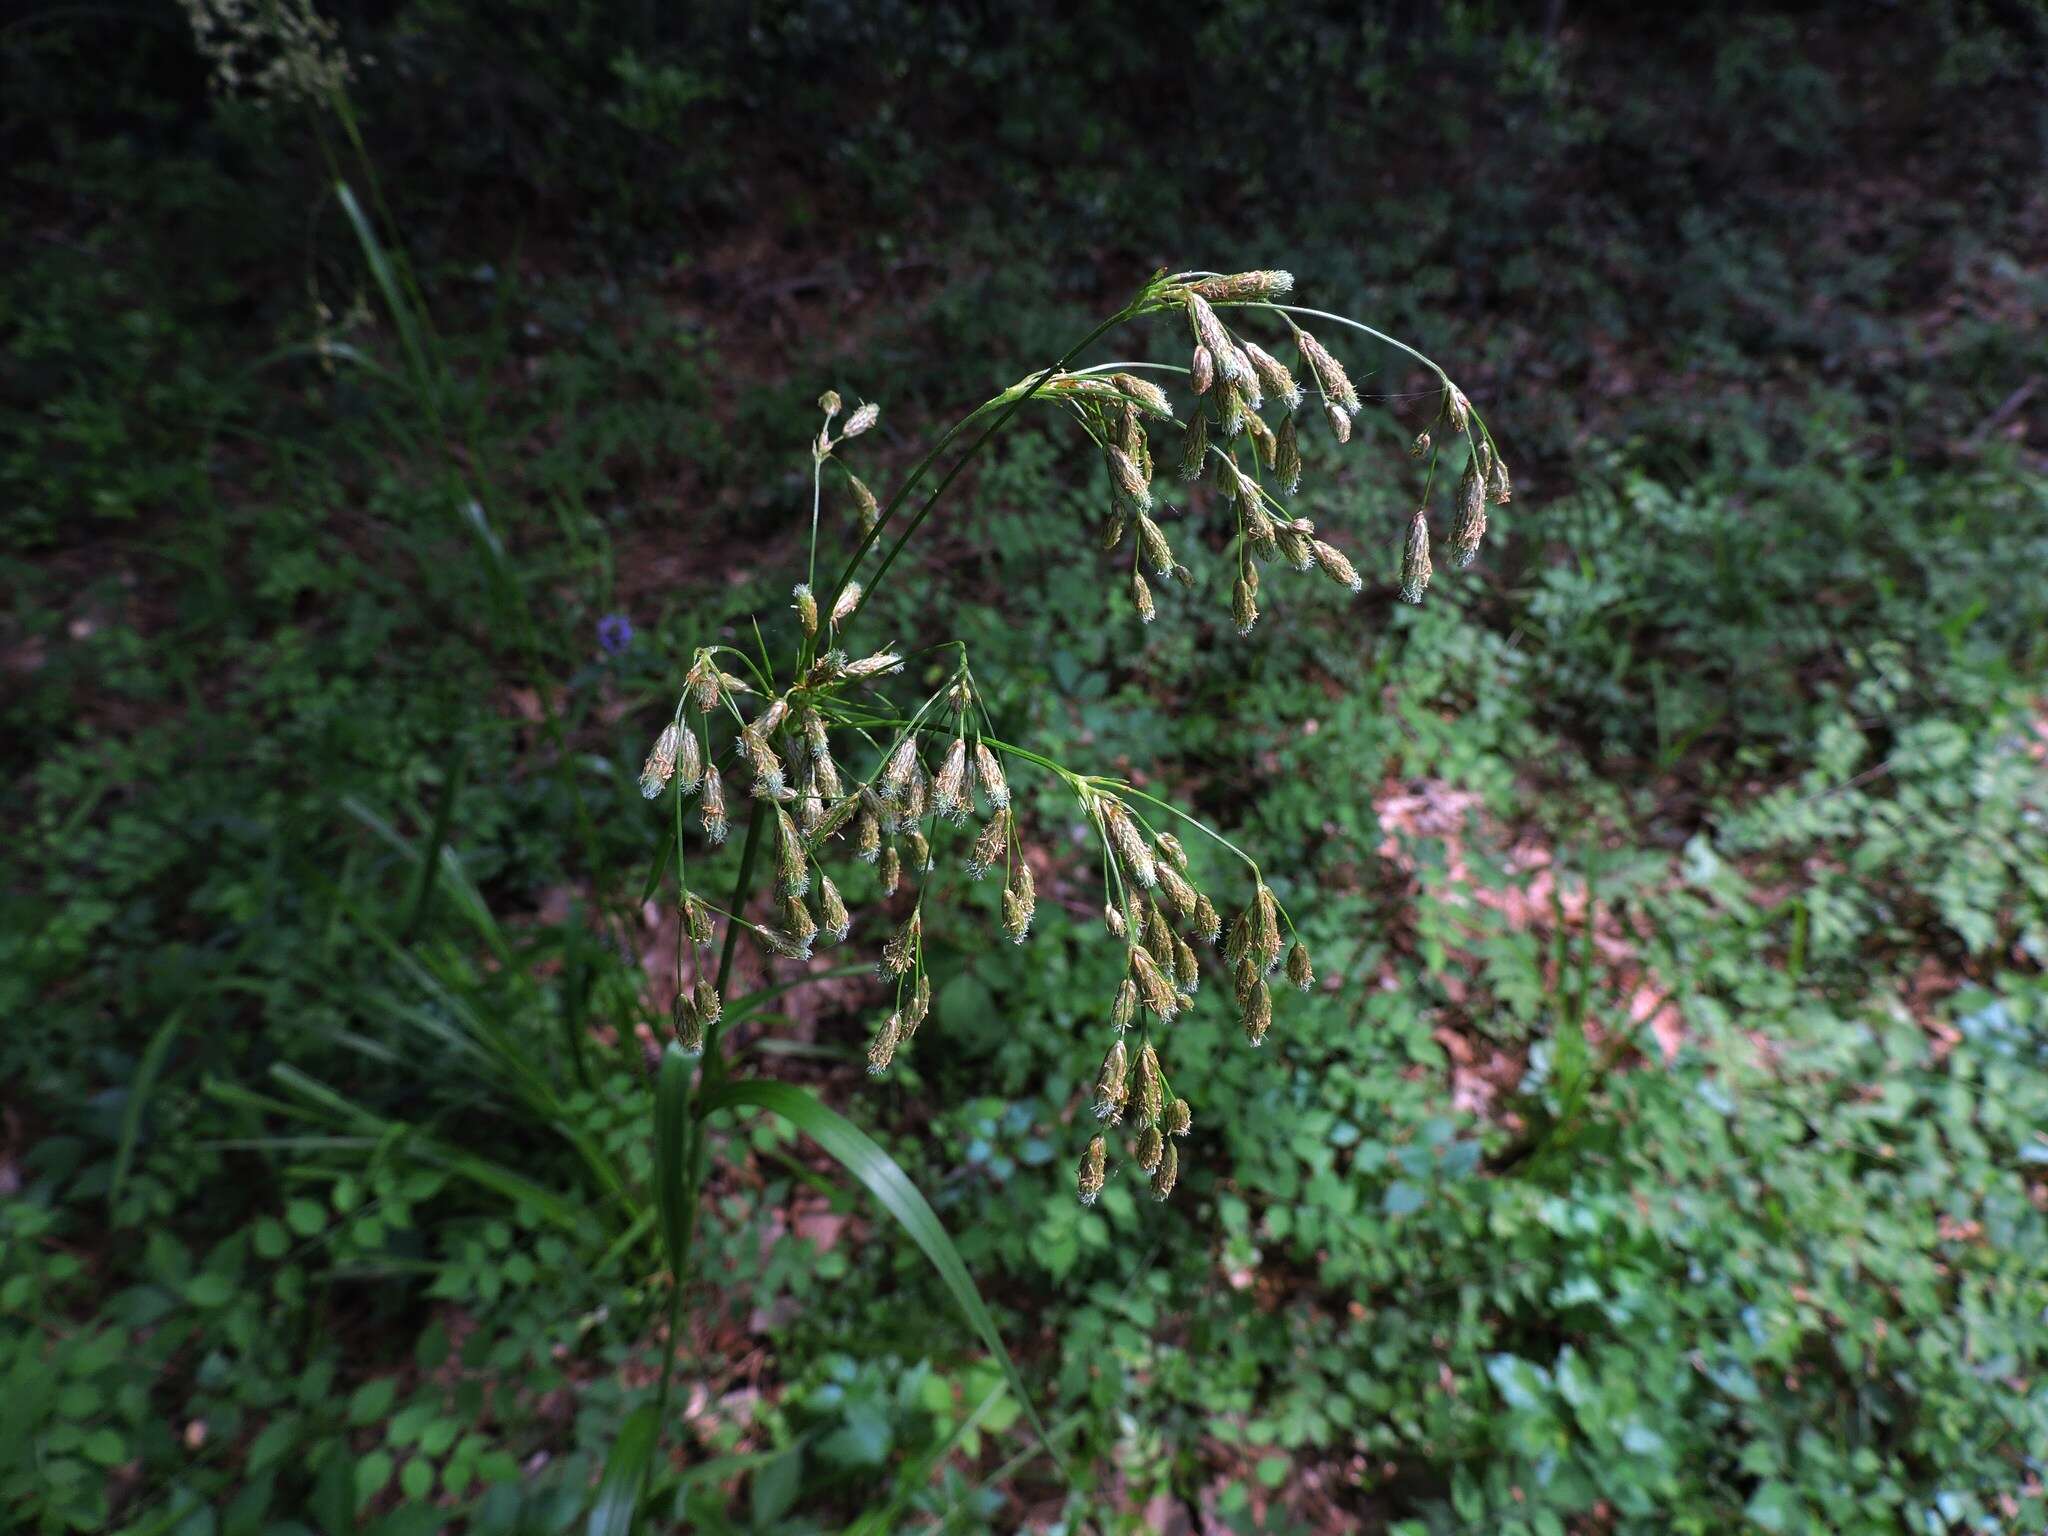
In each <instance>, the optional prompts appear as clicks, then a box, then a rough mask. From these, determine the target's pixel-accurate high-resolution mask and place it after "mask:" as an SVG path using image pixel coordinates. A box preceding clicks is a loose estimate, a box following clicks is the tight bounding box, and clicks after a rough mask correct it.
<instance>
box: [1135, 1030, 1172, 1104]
mask: <svg viewBox="0 0 2048 1536" xmlns="http://www.w3.org/2000/svg"><path fill="white" fill-rule="evenodd" d="M1135 1098H1137V1110H1139V1120H1143V1122H1145V1124H1157V1120H1159V1114H1161V1112H1163V1110H1165V1069H1163V1067H1161V1065H1159V1053H1157V1051H1153V1044H1151V1040H1147V1042H1145V1044H1141V1047H1139V1083H1137V1096H1135Z"/></svg>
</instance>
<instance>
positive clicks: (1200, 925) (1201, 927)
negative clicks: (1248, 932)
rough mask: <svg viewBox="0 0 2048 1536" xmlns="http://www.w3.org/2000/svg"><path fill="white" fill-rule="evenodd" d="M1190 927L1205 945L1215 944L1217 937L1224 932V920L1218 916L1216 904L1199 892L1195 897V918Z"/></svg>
mask: <svg viewBox="0 0 2048 1536" xmlns="http://www.w3.org/2000/svg"><path fill="white" fill-rule="evenodd" d="M1189 926H1190V928H1191V929H1192V930H1193V932H1194V935H1195V937H1196V938H1198V939H1200V940H1201V941H1202V942H1203V943H1204V944H1214V943H1215V942H1216V935H1217V934H1219V933H1221V932H1222V931H1223V919H1222V918H1220V917H1218V916H1217V915H1216V903H1215V902H1213V901H1211V900H1210V899H1209V898H1208V896H1207V895H1206V894H1205V893H1202V892H1197V893H1196V895H1195V916H1194V920H1193V922H1192V923H1190V924H1189Z"/></svg>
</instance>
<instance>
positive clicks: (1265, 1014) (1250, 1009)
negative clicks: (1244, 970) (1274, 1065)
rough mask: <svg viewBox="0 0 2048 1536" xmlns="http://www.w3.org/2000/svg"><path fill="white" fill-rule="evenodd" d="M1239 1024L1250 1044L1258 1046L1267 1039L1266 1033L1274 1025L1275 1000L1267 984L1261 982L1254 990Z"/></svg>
mask: <svg viewBox="0 0 2048 1536" xmlns="http://www.w3.org/2000/svg"><path fill="white" fill-rule="evenodd" d="M1238 1022H1239V1023H1240V1024H1242V1025H1243V1027H1244V1038H1245V1040H1246V1042H1247V1043H1248V1044H1251V1045H1257V1044H1259V1042H1260V1041H1262V1040H1264V1039H1265V1038H1266V1031H1267V1030H1268V1029H1270V1028H1271V1027H1272V1024H1273V998H1272V995H1271V994H1270V993H1269V992H1267V990H1266V984H1265V982H1263V981H1261V982H1260V983H1259V984H1258V985H1257V986H1255V987H1254V988H1252V995H1251V997H1250V999H1249V1000H1248V1001H1247V1002H1246V1004H1245V1006H1244V1011H1243V1013H1242V1015H1241V1016H1240V1018H1239V1020H1238Z"/></svg>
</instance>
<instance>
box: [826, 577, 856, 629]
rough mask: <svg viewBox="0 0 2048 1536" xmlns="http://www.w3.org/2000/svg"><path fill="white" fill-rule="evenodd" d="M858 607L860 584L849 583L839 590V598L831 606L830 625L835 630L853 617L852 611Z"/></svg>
mask: <svg viewBox="0 0 2048 1536" xmlns="http://www.w3.org/2000/svg"><path fill="white" fill-rule="evenodd" d="M859 606H860V583H859V582H857V581H849V582H848V583H847V584H846V585H845V586H843V587H841V588H840V589H839V597H838V599H837V600H836V601H835V602H834V603H833V604H832V623H833V626H834V627H835V628H836V627H837V626H839V625H841V624H844V623H845V622H846V621H847V620H848V619H850V618H852V617H853V610H854V609H856V608H858V607H859Z"/></svg>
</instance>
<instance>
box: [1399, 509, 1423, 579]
mask: <svg viewBox="0 0 2048 1536" xmlns="http://www.w3.org/2000/svg"><path fill="white" fill-rule="evenodd" d="M1429 575H1430V565H1429V509H1428V508H1426V507H1418V508H1416V509H1415V515H1414V516H1413V517H1411V518H1410V519H1408V541H1407V543H1406V544H1405V545H1404V546H1403V548H1402V550H1401V601H1402V602H1404V603H1419V602H1421V601H1422V594H1423V593H1425V592H1427V591H1428V590H1429Z"/></svg>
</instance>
